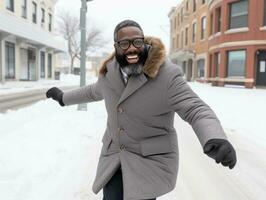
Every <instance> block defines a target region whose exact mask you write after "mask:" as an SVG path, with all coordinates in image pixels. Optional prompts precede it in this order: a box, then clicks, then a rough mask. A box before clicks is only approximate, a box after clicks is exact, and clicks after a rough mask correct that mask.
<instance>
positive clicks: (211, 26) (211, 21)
mask: <svg viewBox="0 0 266 200" xmlns="http://www.w3.org/2000/svg"><path fill="white" fill-rule="evenodd" d="M212 34H213V13H212V14H211V17H210V35H212Z"/></svg>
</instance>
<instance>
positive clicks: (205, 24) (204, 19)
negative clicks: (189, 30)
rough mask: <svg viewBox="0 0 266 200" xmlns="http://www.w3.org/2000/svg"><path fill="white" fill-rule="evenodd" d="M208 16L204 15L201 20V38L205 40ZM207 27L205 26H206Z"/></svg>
mask: <svg viewBox="0 0 266 200" xmlns="http://www.w3.org/2000/svg"><path fill="white" fill-rule="evenodd" d="M206 20H207V18H206V16H205V15H204V16H202V17H201V19H200V21H201V27H200V28H201V30H200V39H201V40H204V39H205V38H206V28H207V21H206ZM204 27H205V28H204Z"/></svg>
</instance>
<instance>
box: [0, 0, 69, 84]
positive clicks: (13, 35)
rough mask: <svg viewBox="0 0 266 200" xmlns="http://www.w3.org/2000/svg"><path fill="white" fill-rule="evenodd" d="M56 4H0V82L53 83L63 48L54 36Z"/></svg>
mask: <svg viewBox="0 0 266 200" xmlns="http://www.w3.org/2000/svg"><path fill="white" fill-rule="evenodd" d="M56 2H57V0H20V1H17V0H1V1H0V81H1V82H2V83H4V82H5V81H36V80H39V79H49V78H50V79H53V78H54V69H55V67H56V63H57V61H56V60H57V54H58V53H60V52H64V51H65V47H64V44H63V43H62V42H59V41H58V40H57V39H56V36H55V34H54V28H53V27H54V7H55V4H56Z"/></svg>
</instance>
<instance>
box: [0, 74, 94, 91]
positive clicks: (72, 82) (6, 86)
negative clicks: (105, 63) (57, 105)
mask: <svg viewBox="0 0 266 200" xmlns="http://www.w3.org/2000/svg"><path fill="white" fill-rule="evenodd" d="M86 77H87V81H92V80H95V77H94V76H93V74H92V73H88V74H87V76H86ZM87 83H89V82H87ZM79 84H80V77H79V76H77V75H73V74H60V80H54V79H50V80H49V79H41V80H38V81H6V82H4V83H1V84H0V95H7V94H14V93H20V92H25V91H28V90H34V89H41V88H50V87H53V86H57V87H62V86H77V85H79Z"/></svg>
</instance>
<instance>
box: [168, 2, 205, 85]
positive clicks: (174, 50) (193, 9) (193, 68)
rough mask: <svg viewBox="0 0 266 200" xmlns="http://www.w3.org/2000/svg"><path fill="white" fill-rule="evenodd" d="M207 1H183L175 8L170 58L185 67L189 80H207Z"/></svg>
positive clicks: (172, 16) (171, 12) (169, 15)
mask: <svg viewBox="0 0 266 200" xmlns="http://www.w3.org/2000/svg"><path fill="white" fill-rule="evenodd" d="M207 3H208V1H207V0H184V1H182V2H181V3H180V4H179V5H177V6H176V7H173V8H172V10H171V11H170V13H169V14H168V17H169V19H170V23H171V34H170V35H171V36H170V38H171V42H170V44H171V47H170V58H171V60H172V61H173V62H175V63H177V64H179V65H180V66H182V69H183V72H184V75H185V78H186V79H187V81H191V80H201V81H204V80H206V78H207V73H206V71H207V59H208V26H207V24H208V15H207V14H208V4H207Z"/></svg>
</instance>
